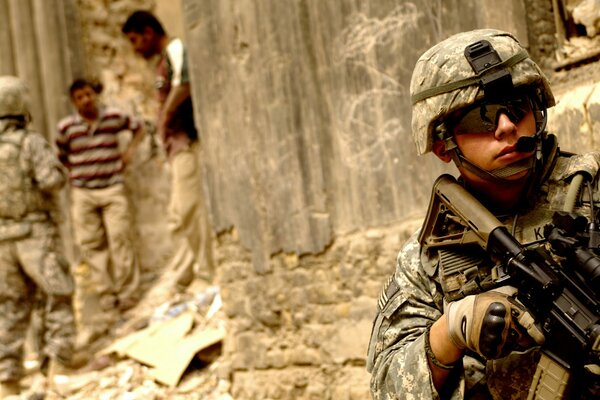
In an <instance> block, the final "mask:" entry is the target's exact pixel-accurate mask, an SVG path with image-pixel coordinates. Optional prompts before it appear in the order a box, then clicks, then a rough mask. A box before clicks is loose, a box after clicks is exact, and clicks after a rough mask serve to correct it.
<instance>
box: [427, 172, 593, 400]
mask: <svg viewBox="0 0 600 400" xmlns="http://www.w3.org/2000/svg"><path fill="white" fill-rule="evenodd" d="M449 219H450V220H453V221H454V222H459V223H460V225H462V226H464V230H463V232H459V233H455V234H450V235H446V236H440V235H439V232H440V231H443V229H442V228H443V226H444V225H445V224H446V223H447V222H448V220H449ZM419 241H420V243H422V245H423V246H424V249H426V250H432V249H436V248H442V247H445V246H454V245H461V244H477V245H479V246H480V247H481V248H483V249H484V250H485V251H486V252H487V253H488V255H489V256H490V257H491V258H492V259H493V260H494V261H496V262H497V268H496V271H495V272H496V273H497V276H496V277H495V279H496V283H497V285H498V286H500V285H512V286H514V287H516V288H517V289H518V295H517V299H518V300H519V301H520V302H521V303H522V304H523V305H524V306H525V307H526V308H527V309H528V310H529V311H530V312H531V313H532V314H533V315H534V316H535V318H536V321H537V322H538V323H539V324H540V326H541V328H542V330H543V332H544V336H545V338H546V340H545V343H544V345H543V346H542V349H541V350H542V354H543V356H542V361H541V362H540V364H539V366H538V371H537V372H536V378H535V379H534V384H533V385H532V389H531V391H530V399H534V398H535V399H544V400H546V399H561V398H563V395H564V394H565V393H566V392H565V390H566V386H567V384H566V382H567V381H569V380H571V382H573V380H575V379H577V380H579V379H581V377H582V376H583V375H584V372H585V371H584V367H585V366H586V365H590V364H596V365H597V364H598V362H599V359H600V357H599V355H600V299H599V296H598V293H597V290H595V289H592V288H590V286H588V284H587V283H586V282H585V278H584V279H582V274H581V271H577V267H578V266H577V265H573V264H574V262H573V260H572V259H569V258H567V259H564V258H563V259H562V261H561V262H560V263H559V262H557V261H556V257H554V256H555V255H554V256H553V254H552V253H551V252H550V251H549V250H548V249H547V248H546V247H544V246H538V247H536V248H535V249H530V248H526V247H525V246H523V245H521V244H520V243H519V242H518V241H517V240H516V239H515V238H514V237H513V236H512V235H511V234H510V233H509V231H508V229H507V228H506V227H505V226H504V225H503V224H502V223H501V222H500V221H499V220H498V219H497V218H496V217H495V216H494V215H493V214H492V213H491V212H490V211H489V210H487V209H486V208H485V207H484V206H483V205H482V204H481V203H480V202H479V201H478V200H477V199H476V198H475V197H474V196H473V195H471V194H470V193H469V192H468V191H467V190H466V189H464V188H463V187H462V186H461V185H460V184H459V183H458V182H457V181H456V180H455V179H454V178H453V177H452V176H450V175H442V176H440V177H439V178H438V179H437V181H436V182H435V184H434V186H433V192H432V198H431V202H430V205H429V210H428V214H427V217H426V219H425V221H424V224H423V228H422V230H421V233H420V236H419ZM590 254H593V257H595V254H594V253H590ZM596 258H597V257H596ZM563 264H564V265H563ZM567 264H568V265H567ZM569 376H570V378H569ZM596 379H597V378H596ZM570 386H571V387H573V386H577V385H570ZM574 390H575V391H576V390H578V389H577V388H575V389H574ZM588 390H592V389H588ZM595 390H597V388H596V389H595ZM597 394H598V393H597V392H595V391H594V392H593V395H594V396H595V395H597Z"/></svg>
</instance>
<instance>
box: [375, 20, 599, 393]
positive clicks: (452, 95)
mask: <svg viewBox="0 0 600 400" xmlns="http://www.w3.org/2000/svg"><path fill="white" fill-rule="evenodd" d="M484 41H485V42H484ZM486 42H487V43H486ZM488 45H489V46H488ZM479 56H482V57H479ZM482 60H483V61H482ZM410 91H411V96H412V102H413V108H412V113H413V114H412V130H413V136H414V139H415V142H416V146H417V150H418V153H419V154H425V153H428V152H429V151H433V153H435V155H436V156H437V157H438V158H439V159H441V160H442V161H444V162H450V161H453V162H454V163H455V165H456V166H457V168H458V170H459V172H460V178H459V182H460V183H462V185H463V186H464V187H465V188H466V189H467V190H468V191H469V192H470V193H471V194H473V195H474V196H475V197H476V198H477V199H478V200H479V201H480V202H481V203H482V204H483V205H485V206H486V207H487V208H488V209H489V210H490V211H491V212H493V213H494V214H495V215H496V216H497V217H498V219H499V220H500V221H502V223H504V224H506V225H507V227H508V228H509V231H510V232H511V233H512V235H513V236H515V238H516V239H517V240H518V241H520V242H521V243H522V244H525V245H527V244H529V243H532V242H533V241H535V240H538V239H540V233H539V232H541V231H542V227H543V226H544V225H545V224H546V223H548V222H550V220H551V217H552V215H553V212H554V211H555V210H562V209H563V208H564V205H565V196H566V193H567V191H568V187H569V183H570V181H571V178H572V177H573V176H574V175H575V174H578V173H584V175H585V176H586V177H587V179H589V180H590V181H591V182H592V184H593V187H594V188H597V185H598V182H597V181H598V179H597V176H598V169H599V167H600V154H598V153H590V154H586V155H570V154H565V153H562V152H561V151H560V150H559V149H558V146H557V141H556V137H555V136H554V135H551V134H547V133H546V131H545V124H546V109H547V108H549V107H552V106H553V105H554V104H555V100H554V97H553V94H552V92H551V89H550V87H549V83H548V80H547V78H546V77H545V76H544V74H543V73H542V72H541V70H540V69H539V67H538V66H537V65H536V64H535V63H534V62H533V61H532V60H531V59H530V58H529V56H528V54H527V52H526V51H525V49H523V48H522V47H521V45H520V44H519V43H518V41H517V40H516V38H515V37H514V36H512V35H511V34H509V33H506V32H501V31H497V30H491V29H486V30H476V31H471V32H464V33H460V34H457V35H454V36H452V37H450V38H448V39H446V40H444V41H442V42H441V43H438V44H437V45H435V46H433V47H432V48H431V49H429V50H428V51H427V52H425V53H424V54H423V55H422V56H421V57H420V58H419V60H418V61H417V64H416V66H415V69H414V72H413V75H412V80H411V86H410ZM523 137H525V139H520V138H523ZM588 199H589V197H588ZM587 210H589V201H588V202H587V204H586V203H585V202H584V201H583V200H582V198H581V196H580V197H579V198H578V199H577V201H576V202H575V203H574V207H573V211H575V212H582V213H584V214H585V215H588V214H587ZM418 233H419V232H417V233H416V234H415V235H414V236H413V237H412V238H410V239H409V240H408V241H407V243H406V244H405V245H404V247H403V249H402V250H401V251H400V253H399V255H398V258H397V266H396V270H395V273H394V274H393V276H392V277H390V279H389V281H388V282H387V283H386V285H384V288H383V291H382V294H381V297H380V300H379V302H378V312H377V316H376V319H375V321H374V325H373V331H372V335H371V341H370V344H369V349H368V362H367V369H368V370H369V372H371V374H372V378H371V391H372V395H373V398H375V399H439V398H447V399H490V398H493V399H526V398H527V395H528V390H529V387H530V386H531V383H532V375H533V372H534V371H535V370H536V367H537V360H538V358H539V351H538V350H539V346H536V345H537V344H541V343H542V342H543V341H544V336H543V334H542V331H541V330H540V329H539V328H538V327H537V325H536V324H535V323H534V322H532V321H531V319H532V318H529V320H527V318H525V317H531V313H529V312H528V311H527V310H525V309H524V308H523V307H521V305H520V304H519V303H516V301H512V297H511V295H514V290H515V289H513V288H510V287H505V288H501V289H497V290H490V291H487V292H482V293H480V294H471V295H466V296H464V295H463V296H458V297H452V296H451V295H453V294H454V295H455V294H456V293H446V292H445V291H444V289H443V288H447V287H449V286H448V285H447V282H444V279H445V277H444V275H442V274H440V269H441V267H440V262H441V261H440V260H441V259H442V257H441V255H440V254H439V253H438V251H437V250H431V249H429V250H427V248H426V247H425V246H423V243H421V242H420V237H419V234H418ZM448 233H452V232H448ZM461 248H462V247H461V246H458V250H457V251H456V253H457V254H454V255H453V257H455V258H454V259H457V260H458V259H460V257H461V256H472V254H461V251H462V250H461ZM483 257H486V255H485V253H484V255H483ZM488 262H489V258H488ZM484 264H485V261H482V263H481V264H480V265H479V268H480V273H481V271H482V270H483V271H485V268H484V267H485V265H484ZM449 298H450V299H449ZM449 300H453V301H449ZM517 316H518V317H517Z"/></svg>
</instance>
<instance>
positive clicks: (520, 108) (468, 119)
mask: <svg viewBox="0 0 600 400" xmlns="http://www.w3.org/2000/svg"><path fill="white" fill-rule="evenodd" d="M531 111H533V106H532V104H531V100H530V98H529V96H526V95H522V96H518V97H515V98H511V99H508V100H503V101H501V102H487V101H484V102H479V103H476V104H474V105H473V106H471V107H469V108H467V109H466V110H465V111H464V112H462V113H460V114H459V115H457V117H456V118H452V120H451V121H450V124H449V125H450V127H452V130H450V131H451V132H453V133H454V134H455V135H463V134H466V133H494V132H495V131H496V127H497V126H498V120H499V118H500V114H505V115H506V116H507V117H508V118H509V119H510V120H511V121H512V122H513V123H514V124H518V123H519V122H521V121H522V120H523V118H525V116H527V114H529V113H530V112H531Z"/></svg>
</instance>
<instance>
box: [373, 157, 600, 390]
mask: <svg viewBox="0 0 600 400" xmlns="http://www.w3.org/2000/svg"><path fill="white" fill-rule="evenodd" d="M550 165H552V159H550V160H549V161H548V162H547V163H546V166H547V167H548V166H550ZM599 168H600V153H589V154H585V155H581V156H571V157H566V156H564V155H560V156H558V157H557V160H556V164H555V165H554V166H553V168H552V170H551V171H549V178H548V179H546V180H544V181H543V182H542V184H541V186H540V188H539V190H538V191H537V192H536V198H535V202H534V204H533V206H532V207H530V208H529V209H528V211H527V212H526V213H524V214H523V215H520V216H518V219H517V225H516V230H515V232H514V236H515V238H516V239H517V240H519V241H520V242H521V243H522V244H527V243H531V242H532V241H534V240H538V239H540V232H543V229H542V228H543V226H544V225H545V224H547V223H549V222H551V219H552V215H553V213H554V211H557V210H562V209H563V205H564V200H565V194H566V192H567V189H568V180H569V178H570V177H572V176H573V175H574V174H575V173H577V172H580V171H585V172H586V173H588V174H589V175H590V176H591V177H596V176H597V172H598V170H599ZM596 185H597V182H596ZM596 189H597V186H596ZM596 192H597V190H596ZM578 206H580V207H579V208H576V209H575V212H577V213H580V214H582V215H585V216H588V215H589V205H588V204H585V205H583V206H582V203H581V202H580V203H579V204H578ZM513 219H514V215H511V216H509V217H505V218H501V221H502V222H503V223H504V224H505V225H507V226H508V228H509V229H510V228H511V225H512V223H513ZM417 238H418V233H417V234H415V235H413V236H412V237H411V238H410V239H409V240H408V242H407V243H406V244H405V246H404V248H403V249H402V250H401V251H400V253H399V255H398V260H397V266H396V271H395V273H394V275H393V278H391V279H390V281H389V282H388V284H386V285H385V287H384V290H383V292H382V294H381V297H380V299H379V303H378V314H377V317H376V320H375V324H374V327H373V332H372V336H371V342H370V344H369V354H368V364H367V368H368V369H369V371H371V372H372V379H371V390H372V393H373V396H374V397H375V398H377V399H438V398H440V397H439V395H438V393H437V392H436V390H435V388H434V386H433V382H432V380H431V375H430V370H429V366H428V361H427V356H426V354H425V342H424V334H425V333H426V327H427V326H428V325H430V324H432V323H433V322H435V321H436V320H437V319H439V318H440V317H441V316H442V313H443V297H444V294H443V293H442V291H441V286H440V282H439V279H438V275H437V272H438V271H437V269H438V262H437V260H432V259H429V258H428V257H427V255H426V254H422V251H421V247H420V245H419V242H418V240H417ZM537 359H538V352H537V350H535V349H533V350H532V351H529V352H527V353H526V354H525V355H524V354H523V353H516V352H513V353H511V355H509V356H508V357H506V358H503V359H497V360H490V361H488V362H487V365H485V364H484V363H483V362H481V361H479V360H478V359H476V358H472V357H469V356H465V357H464V359H463V368H462V369H461V368H459V367H457V368H455V372H453V374H454V375H453V376H452V377H451V378H450V379H453V381H452V382H449V385H448V386H449V387H450V388H451V389H450V391H451V393H446V394H445V395H444V396H443V397H444V398H451V399H490V398H493V399H502V400H506V399H526V398H527V391H528V389H529V386H530V383H531V380H532V377H533V373H534V372H535V367H536V363H537Z"/></svg>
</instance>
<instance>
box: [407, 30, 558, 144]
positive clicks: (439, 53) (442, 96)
mask: <svg viewBox="0 0 600 400" xmlns="http://www.w3.org/2000/svg"><path fill="white" fill-rule="evenodd" d="M479 40H486V41H488V42H489V43H490V44H491V45H492V46H493V48H494V49H495V50H496V52H497V53H498V55H499V56H500V59H501V61H502V63H501V64H499V65H498V66H497V67H496V68H490V69H488V70H485V71H483V72H482V73H481V74H480V75H479V76H478V75H476V74H475V72H474V70H473V68H472V67H471V65H470V64H469V61H468V60H467V58H466V57H465V48H466V47H467V46H469V45H472V44H473V43H475V42H477V41H479ZM499 69H505V70H506V71H508V72H509V73H510V75H511V77H512V83H513V86H514V88H515V89H516V88H523V87H528V88H531V90H532V91H533V93H534V94H535V95H536V96H538V98H539V100H538V101H539V106H540V107H541V108H542V109H546V108H548V107H552V106H553V105H554V104H555V101H554V96H553V95H552V91H551V89H550V84H549V82H548V79H547V78H546V76H545V75H544V73H543V72H542V71H541V69H540V68H539V66H538V65H537V64H536V63H535V62H534V61H533V60H531V58H529V55H528V54H527V51H526V50H525V49H524V48H523V47H522V46H521V45H520V43H519V42H518V41H517V39H516V38H515V37H514V36H513V35H511V34H510V33H507V32H503V31H499V30H495V29H480V30H474V31H470V32H463V33H459V34H457V35H454V36H451V37H449V38H448V39H446V40H444V41H442V42H440V43H438V44H437V45H435V46H433V47H432V48H430V49H429V50H427V51H426V52H425V53H424V54H423V55H422V56H421V57H420V58H419V60H418V61H417V63H416V66H415V69H414V71H413V74H412V79H411V82H410V94H411V99H412V103H413V107H412V132H413V138H414V141H415V143H416V145H417V152H418V154H420V155H421V154H425V153H427V152H429V151H431V145H432V143H433V137H434V134H435V129H436V127H437V126H438V125H439V123H440V122H441V121H443V120H444V118H446V117H447V116H449V115H451V114H453V113H455V112H456V111H457V110H460V109H462V108H464V107H467V106H469V105H471V104H473V103H475V102H476V101H479V100H481V99H483V98H484V90H483V89H482V88H481V85H480V80H481V78H485V77H486V76H487V75H491V74H492V73H494V72H497V71H498V70H499Z"/></svg>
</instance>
